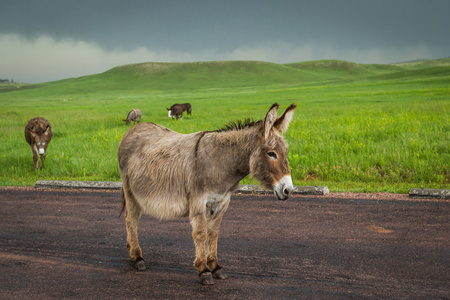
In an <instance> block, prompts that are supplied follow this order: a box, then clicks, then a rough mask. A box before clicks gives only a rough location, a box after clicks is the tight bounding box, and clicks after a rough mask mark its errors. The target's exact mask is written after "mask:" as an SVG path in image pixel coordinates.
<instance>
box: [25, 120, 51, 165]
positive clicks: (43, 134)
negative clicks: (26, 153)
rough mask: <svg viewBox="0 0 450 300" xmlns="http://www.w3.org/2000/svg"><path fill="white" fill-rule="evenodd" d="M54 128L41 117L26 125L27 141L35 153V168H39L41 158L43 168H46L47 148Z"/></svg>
mask: <svg viewBox="0 0 450 300" xmlns="http://www.w3.org/2000/svg"><path fill="white" fill-rule="evenodd" d="M52 136H53V133H52V126H51V125H50V123H49V122H48V121H47V120H46V119H44V118H41V117H36V118H34V119H31V120H30V121H28V124H27V125H25V140H26V141H27V143H28V144H29V145H30V147H31V151H32V152H33V161H34V168H35V169H37V168H38V164H39V157H40V158H41V161H42V164H41V168H43V167H44V161H45V157H46V153H47V147H48V144H49V143H50V141H51V139H52Z"/></svg>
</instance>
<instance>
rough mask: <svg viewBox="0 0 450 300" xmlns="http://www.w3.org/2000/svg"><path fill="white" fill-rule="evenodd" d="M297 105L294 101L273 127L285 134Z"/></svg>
mask: <svg viewBox="0 0 450 300" xmlns="http://www.w3.org/2000/svg"><path fill="white" fill-rule="evenodd" d="M296 107H297V105H295V104H294V103H292V104H291V105H289V107H288V108H286V110H285V111H284V113H283V114H282V115H281V116H280V117H279V118H278V119H277V120H276V121H275V124H274V125H273V127H274V128H275V129H276V130H278V132H280V134H284V133H285V132H286V131H287V129H288V127H289V123H291V121H292V118H293V117H294V112H295V108H296Z"/></svg>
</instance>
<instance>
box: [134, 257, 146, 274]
mask: <svg viewBox="0 0 450 300" xmlns="http://www.w3.org/2000/svg"><path fill="white" fill-rule="evenodd" d="M134 267H135V268H136V269H137V270H138V271H145V269H146V267H145V261H144V260H143V259H140V260H138V261H137V262H135V263H134Z"/></svg>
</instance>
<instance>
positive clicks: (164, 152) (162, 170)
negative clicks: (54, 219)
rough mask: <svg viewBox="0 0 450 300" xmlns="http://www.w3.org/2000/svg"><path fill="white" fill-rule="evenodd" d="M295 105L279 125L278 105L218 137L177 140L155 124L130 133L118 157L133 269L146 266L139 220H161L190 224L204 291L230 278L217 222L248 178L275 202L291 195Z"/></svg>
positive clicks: (174, 134)
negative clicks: (288, 136)
mask: <svg viewBox="0 0 450 300" xmlns="http://www.w3.org/2000/svg"><path fill="white" fill-rule="evenodd" d="M294 110H295V105H294V104H292V105H290V106H289V107H288V108H287V109H286V111H285V112H284V113H283V114H282V115H281V116H280V117H279V118H277V111H278V104H274V105H272V107H271V108H270V110H269V112H268V113H267V115H266V117H265V118H264V120H261V121H258V122H250V121H249V120H247V121H245V122H238V123H237V124H236V123H230V124H229V125H227V127H226V128H224V129H221V130H217V131H202V132H196V133H191V134H180V133H177V132H174V131H172V130H170V129H167V128H165V127H163V126H160V125H157V124H153V123H141V124H139V125H137V126H133V127H131V128H130V129H129V130H128V131H127V132H126V133H125V134H124V136H123V138H122V140H121V142H120V144H119V150H118V160H119V168H120V177H121V178H122V200H123V207H122V211H123V210H125V222H126V228H127V248H128V250H129V251H130V257H131V260H132V261H133V262H134V265H135V267H136V268H137V269H138V270H141V271H143V270H145V268H146V266H145V263H144V259H143V257H142V251H141V248H140V247H139V242H138V222H139V218H140V216H141V214H142V213H146V214H149V215H151V216H153V217H156V218H159V219H171V218H176V217H187V216H188V217H189V219H190V222H191V225H192V237H193V239H194V244H195V253H196V259H195V262H194V267H195V269H196V270H197V272H198V274H199V276H200V281H201V283H203V284H213V283H214V281H213V277H214V278H216V279H225V278H227V275H226V274H225V272H224V271H223V269H222V268H221V267H220V265H219V262H218V258H217V239H218V237H219V227H220V223H221V220H222V216H223V214H224V213H225V211H226V210H227V207H228V204H229V203H230V196H231V194H232V193H233V192H234V191H235V190H236V189H237V188H238V186H239V181H240V180H241V179H243V178H244V177H245V176H247V175H248V174H250V175H251V176H253V177H254V178H256V179H257V180H259V181H260V182H261V184H262V185H263V186H264V187H266V188H273V190H274V193H275V195H276V196H277V198H278V199H280V200H286V199H287V198H288V197H289V194H290V193H291V191H292V190H293V185H292V180H291V174H290V169H289V162H288V159H287V147H286V143H285V141H284V140H283V137H282V134H283V133H284V132H285V131H286V130H287V129H288V126H289V122H290V121H291V120H292V118H293V115H294Z"/></svg>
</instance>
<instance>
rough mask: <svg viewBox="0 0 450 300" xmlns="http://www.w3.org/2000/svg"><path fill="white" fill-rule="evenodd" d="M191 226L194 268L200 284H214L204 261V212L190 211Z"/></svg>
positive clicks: (205, 231) (205, 232)
mask: <svg viewBox="0 0 450 300" xmlns="http://www.w3.org/2000/svg"><path fill="white" fill-rule="evenodd" d="M189 218H190V220H191V226H192V238H193V239H194V244H195V261H194V267H195V270H196V271H197V273H198V276H199V277H200V282H201V283H202V284H205V285H207V284H214V280H213V277H212V274H211V270H210V269H209V268H208V265H207V260H206V247H205V242H206V236H207V230H206V216H205V211H204V209H203V211H198V210H197V211H195V212H193V211H192V210H191V212H190V214H189Z"/></svg>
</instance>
